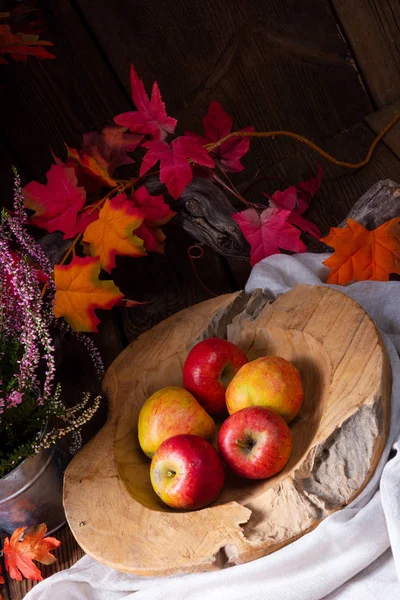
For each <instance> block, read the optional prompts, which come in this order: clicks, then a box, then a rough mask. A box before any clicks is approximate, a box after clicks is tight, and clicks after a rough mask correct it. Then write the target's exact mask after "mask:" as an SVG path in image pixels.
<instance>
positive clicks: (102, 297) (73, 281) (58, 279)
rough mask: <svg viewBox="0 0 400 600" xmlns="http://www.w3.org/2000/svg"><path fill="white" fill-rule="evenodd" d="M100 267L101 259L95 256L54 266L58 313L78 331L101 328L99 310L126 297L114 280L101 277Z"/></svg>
mask: <svg viewBox="0 0 400 600" xmlns="http://www.w3.org/2000/svg"><path fill="white" fill-rule="evenodd" d="M100 270H101V266H100V259H99V258H92V257H91V256H87V257H85V258H80V257H77V256H76V257H75V258H74V259H73V260H72V262H71V263H70V264H69V265H63V266H60V265H55V267H54V280H55V284H56V294H55V303H54V315H55V317H56V318H58V317H64V319H65V320H66V321H67V323H68V324H69V325H70V326H71V327H72V329H75V331H97V325H98V323H99V322H100V319H99V318H98V317H97V315H96V313H95V310H96V309H98V308H102V309H105V310H110V309H111V308H112V307H113V306H114V305H115V304H116V303H117V302H118V301H119V300H120V299H121V298H122V297H123V294H122V293H121V292H120V290H119V289H118V288H117V286H116V285H115V284H114V282H113V281H110V280H108V281H104V280H100V279H99V275H100Z"/></svg>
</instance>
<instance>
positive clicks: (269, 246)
mask: <svg viewBox="0 0 400 600" xmlns="http://www.w3.org/2000/svg"><path fill="white" fill-rule="evenodd" d="M291 214H292V212H291V211H290V210H283V209H280V208H266V209H265V210H264V211H263V212H262V213H261V214H259V213H258V212H257V211H256V210H255V209H254V208H249V209H247V210H244V211H242V212H239V213H235V214H234V215H232V217H233V218H234V220H235V221H236V223H237V224H238V225H239V227H240V229H241V231H242V233H243V235H244V237H245V238H246V240H247V241H248V242H249V244H250V248H251V256H250V263H251V266H252V267H253V266H254V265H255V264H256V263H258V262H259V261H260V260H262V259H263V258H266V257H267V256H271V255H272V254H278V253H279V252H280V250H289V251H292V252H305V250H306V247H305V245H304V244H303V242H302V241H301V240H300V231H299V230H298V229H296V227H293V225H291V223H290V222H289V220H288V219H289V217H290V215H291Z"/></svg>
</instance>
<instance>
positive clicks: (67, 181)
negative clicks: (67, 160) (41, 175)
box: [24, 164, 97, 239]
mask: <svg viewBox="0 0 400 600" xmlns="http://www.w3.org/2000/svg"><path fill="white" fill-rule="evenodd" d="M77 184H78V181H77V178H76V174H75V171H74V169H72V168H70V167H66V166H65V165H62V164H59V165H52V166H51V168H50V171H49V172H48V173H47V183H46V185H43V184H41V183H38V182H37V181H31V183H28V185H27V186H25V188H24V204H25V206H26V207H27V208H30V209H31V210H34V211H35V214H34V215H33V216H32V223H34V225H37V227H42V228H43V229H46V231H49V232H50V233H51V232H53V231H62V232H63V234H64V239H69V238H72V237H74V236H75V235H76V234H77V233H82V232H83V231H84V230H85V229H86V227H87V226H88V225H89V223H91V222H92V221H94V220H95V219H96V218H97V215H96V214H94V213H89V211H84V212H82V213H81V214H80V213H79V211H81V210H82V208H83V207H84V205H85V202H86V194H85V190H84V189H83V188H82V187H78V185H77Z"/></svg>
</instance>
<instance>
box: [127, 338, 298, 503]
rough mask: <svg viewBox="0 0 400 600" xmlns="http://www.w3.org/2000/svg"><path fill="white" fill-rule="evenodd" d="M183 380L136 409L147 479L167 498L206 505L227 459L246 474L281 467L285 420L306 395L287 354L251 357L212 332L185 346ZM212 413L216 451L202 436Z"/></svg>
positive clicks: (286, 441)
mask: <svg viewBox="0 0 400 600" xmlns="http://www.w3.org/2000/svg"><path fill="white" fill-rule="evenodd" d="M183 385H184V387H165V388H163V389H161V390H158V391H157V392H155V393H154V394H152V395H151V396H150V397H149V398H147V400H146V401H145V403H144V404H143V406H142V408H141V410H140V413H139V422H138V434H139V443H140V446H141V448H142V450H143V452H144V453H145V454H146V455H147V456H148V457H150V458H151V459H152V460H151V466H150V479H151V483H152V486H153V489H154V491H155V492H156V494H157V495H158V496H159V497H160V498H161V500H163V502H165V504H167V505H168V506H171V507H172V508H180V509H191V510H193V509H198V508H203V507H204V506H207V505H208V504H210V502H213V501H214V500H215V499H216V498H217V497H218V495H219V493H220V492H221V489H222V487H223V485H224V479H225V470H224V465H225V466H226V467H227V468H228V469H230V470H231V471H232V472H233V473H235V474H236V475H239V476H240V477H245V478H248V479H265V478H267V477H272V475H275V474H276V473H278V472H279V471H281V470H282V469H283V468H284V466H285V465H286V463H287V462H288V460H289V457H290V453H291V450H292V436H291V432H290V429H289V427H288V425H287V424H288V423H289V422H290V421H292V419H294V417H295V416H296V415H297V413H298V412H299V410H300V407H301V404H302V401H303V387H302V382H301V378H300V374H299V372H298V370H297V369H296V367H294V365H293V364H292V363H291V362H289V361H287V360H285V359H284V358H281V357H279V356H265V357H261V358H258V359H256V360H253V361H250V362H249V361H248V359H247V357H246V355H245V354H244V352H243V351H242V350H241V349H240V348H239V347H238V346H236V345H235V344H233V343H231V342H228V341H226V340H223V339H219V338H209V339H207V340H204V341H203V342H200V343H198V344H197V345H196V346H194V348H192V350H191V351H190V352H189V354H188V357H187V359H186V361H185V363H184V366H183ZM227 413H229V415H230V416H227ZM211 415H213V416H214V417H216V418H219V419H221V418H222V419H224V420H223V422H222V425H221V428H220V430H219V433H218V450H219V452H218V451H217V450H216V449H215V448H214V446H213V445H212V444H211V443H210V441H207V440H211V439H212V438H213V436H214V434H215V432H216V423H215V421H214V419H213V418H212V417H211ZM225 417H226V418H225Z"/></svg>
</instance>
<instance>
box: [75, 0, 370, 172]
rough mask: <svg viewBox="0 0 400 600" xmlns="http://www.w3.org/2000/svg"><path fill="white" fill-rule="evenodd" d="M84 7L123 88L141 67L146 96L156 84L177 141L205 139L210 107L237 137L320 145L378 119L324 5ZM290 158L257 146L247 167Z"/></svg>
mask: <svg viewBox="0 0 400 600" xmlns="http://www.w3.org/2000/svg"><path fill="white" fill-rule="evenodd" d="M77 4H78V5H79V6H80V7H81V9H82V12H83V13H84V14H85V17H86V19H87V22H88V24H89V25H90V27H91V29H92V31H93V32H94V33H95V35H96V37H97V39H98V40H99V42H100V43H101V45H102V47H103V49H104V51H105V53H106V54H107V56H108V58H109V60H110V63H111V64H112V66H113V68H114V69H115V72H116V73H117V74H118V77H119V79H120V81H121V82H122V83H123V85H124V86H125V89H126V90H127V91H129V90H130V85H129V66H130V64H131V63H134V64H135V66H136V69H137V71H138V73H139V74H140V76H141V77H142V78H143V79H144V82H145V84H146V88H147V89H148V90H149V89H150V86H151V85H152V83H153V81H155V80H157V81H158V82H159V85H160V89H161V91H162V94H163V98H164V100H165V101H166V105H167V109H168V111H169V113H170V114H171V115H173V116H175V117H177V118H178V119H179V126H178V130H179V131H180V132H183V131H185V130H187V129H190V130H193V129H196V130H197V131H200V129H201V119H202V118H203V117H204V115H205V114H206V112H207V109H208V106H209V104H210V102H211V100H213V99H215V100H218V101H219V102H220V103H221V104H222V106H223V107H224V108H225V110H227V111H228V112H229V113H230V114H231V115H232V117H233V122H234V128H235V129H239V128H240V127H243V126H246V125H254V126H255V128H256V129H257V130H259V131H266V130H277V129H289V130H292V131H296V132H297V133H299V134H302V135H306V136H309V137H311V138H312V139H313V140H315V141H321V140H323V139H327V138H329V137H331V136H332V135H335V134H336V133H338V132H339V131H341V130H343V129H345V128H347V127H349V126H351V125H353V124H354V123H356V122H358V121H360V120H361V119H362V118H363V117H364V116H365V115H366V114H369V113H370V112H372V110H373V109H372V107H371V104H370V102H369V100H368V97H367V94H366V93H365V91H364V89H363V87H362V85H361V83H360V81H359V78H358V75H357V72H356V71H355V70H354V67H353V64H352V62H351V57H350V52H349V48H348V46H347V44H346V42H345V41H344V39H343V37H342V36H341V35H340V33H339V32H338V30H337V26H336V21H335V17H334V15H333V14H332V12H331V11H330V8H329V4H328V2H327V0H322V1H320V2H315V0H305V1H303V2H301V3H297V2H292V1H291V0H270V1H269V2H268V3H260V2H258V0H248V1H247V2H245V3H243V2H240V0H221V1H220V2H217V3H214V2H208V3H207V5H205V4H204V3H201V2H191V1H190V0H177V1H176V2H174V3H171V4H169V5H168V10H166V9H165V3H164V2H162V0H138V1H136V2H135V3H132V2H131V0H120V2H119V3H118V10H113V11H111V10H110V6H109V3H108V2H105V1H101V2H99V1H98V0H77ZM155 40H156V43H155ZM292 152H293V147H292V144H291V143H290V142H288V141H287V140H283V139H280V140H279V141H277V142H276V143H275V144H273V145H266V146H263V145H259V144H258V145H257V144H255V145H254V149H253V150H252V152H251V154H250V155H248V156H247V157H246V159H245V163H246V164H247V165H248V166H249V168H250V169H251V170H252V172H253V173H254V171H255V170H256V168H257V167H258V166H265V167H267V166H269V165H272V164H275V163H278V162H280V161H282V160H283V159H284V158H285V157H287V156H288V155H290V154H292Z"/></svg>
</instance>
